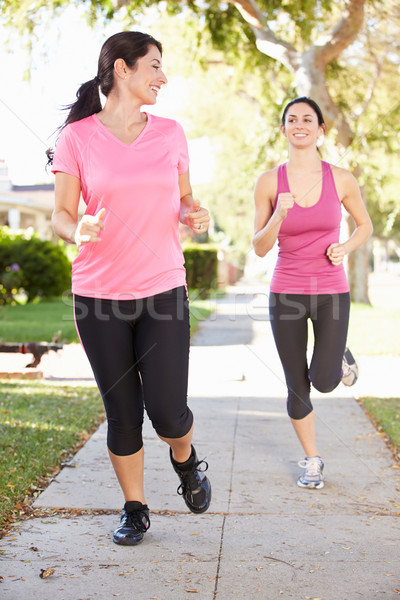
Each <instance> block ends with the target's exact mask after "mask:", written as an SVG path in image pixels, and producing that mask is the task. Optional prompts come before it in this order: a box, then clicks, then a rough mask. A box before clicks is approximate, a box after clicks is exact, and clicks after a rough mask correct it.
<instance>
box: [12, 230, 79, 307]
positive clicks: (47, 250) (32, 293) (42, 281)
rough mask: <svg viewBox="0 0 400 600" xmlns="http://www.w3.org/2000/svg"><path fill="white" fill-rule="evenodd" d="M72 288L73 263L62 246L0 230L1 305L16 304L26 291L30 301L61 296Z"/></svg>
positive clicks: (34, 237) (25, 234) (23, 234)
mask: <svg viewBox="0 0 400 600" xmlns="http://www.w3.org/2000/svg"><path fill="white" fill-rule="evenodd" d="M70 287H71V262H70V261H69V259H68V258H67V256H66V254H65V250H64V246H63V244H61V243H60V244H57V245H56V244H54V243H52V242H50V241H47V240H41V239H39V238H38V237H37V236H36V235H29V234H27V233H18V234H16V233H13V232H11V231H10V230H9V228H8V227H0V304H11V303H13V302H15V296H16V295H17V294H18V293H19V292H21V291H23V292H24V293H25V295H26V299H27V302H32V301H33V300H34V299H35V298H46V299H49V298H53V297H55V296H60V295H61V294H62V293H63V292H65V290H68V289H70Z"/></svg>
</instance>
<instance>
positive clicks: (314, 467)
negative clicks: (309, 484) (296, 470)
mask: <svg viewBox="0 0 400 600" xmlns="http://www.w3.org/2000/svg"><path fill="white" fill-rule="evenodd" d="M297 464H298V465H299V467H301V468H302V469H305V470H306V477H316V476H318V475H321V459H320V458H311V459H309V460H300V461H299V462H298V463H297Z"/></svg>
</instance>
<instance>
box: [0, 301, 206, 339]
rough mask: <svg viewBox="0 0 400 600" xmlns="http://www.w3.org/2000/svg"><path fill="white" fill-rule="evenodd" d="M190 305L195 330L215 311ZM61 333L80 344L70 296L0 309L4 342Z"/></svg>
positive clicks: (200, 303) (198, 303) (194, 303)
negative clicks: (200, 322)
mask: <svg viewBox="0 0 400 600" xmlns="http://www.w3.org/2000/svg"><path fill="white" fill-rule="evenodd" d="M189 306H190V327H191V330H192V331H195V329H196V328H197V325H198V323H199V321H201V320H202V319H204V318H205V317H207V316H208V315H209V314H210V313H211V312H213V311H214V309H215V303H213V302H212V301H210V300H201V299H198V298H196V299H195V300H193V301H190V304H189ZM58 331H61V336H60V339H61V342H62V343H64V344H69V343H73V342H75V343H79V339H78V336H77V333H76V329H75V323H74V317H73V310H72V299H71V298H70V297H67V298H62V299H61V298H60V299H57V300H51V301H43V302H38V303H33V304H18V305H16V306H1V307H0V340H1V341H3V342H11V343H12V342H18V343H19V342H51V340H52V339H53V336H54V334H55V333H57V332H58Z"/></svg>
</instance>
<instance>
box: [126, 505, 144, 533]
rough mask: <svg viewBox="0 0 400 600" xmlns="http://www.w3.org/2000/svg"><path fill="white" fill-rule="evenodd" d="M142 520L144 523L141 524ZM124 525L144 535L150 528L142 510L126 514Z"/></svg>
mask: <svg viewBox="0 0 400 600" xmlns="http://www.w3.org/2000/svg"><path fill="white" fill-rule="evenodd" d="M143 519H144V521H145V522H143ZM126 524H127V525H128V526H131V527H133V528H134V529H137V531H141V532H142V533H145V532H146V531H147V530H148V528H149V527H150V519H149V517H148V515H147V513H145V512H144V511H143V510H135V511H134V512H130V513H126Z"/></svg>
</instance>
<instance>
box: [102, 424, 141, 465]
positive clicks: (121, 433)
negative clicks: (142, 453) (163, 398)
mask: <svg viewBox="0 0 400 600" xmlns="http://www.w3.org/2000/svg"><path fill="white" fill-rule="evenodd" d="M142 446H143V437H142V423H140V424H139V425H135V426H130V427H127V426H123V425H116V424H113V423H112V421H110V420H108V430H107V447H108V448H109V449H110V450H111V452H112V453H113V454H116V455H117V456H128V455H130V454H135V453H136V452H139V450H140V449H141V448H142Z"/></svg>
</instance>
